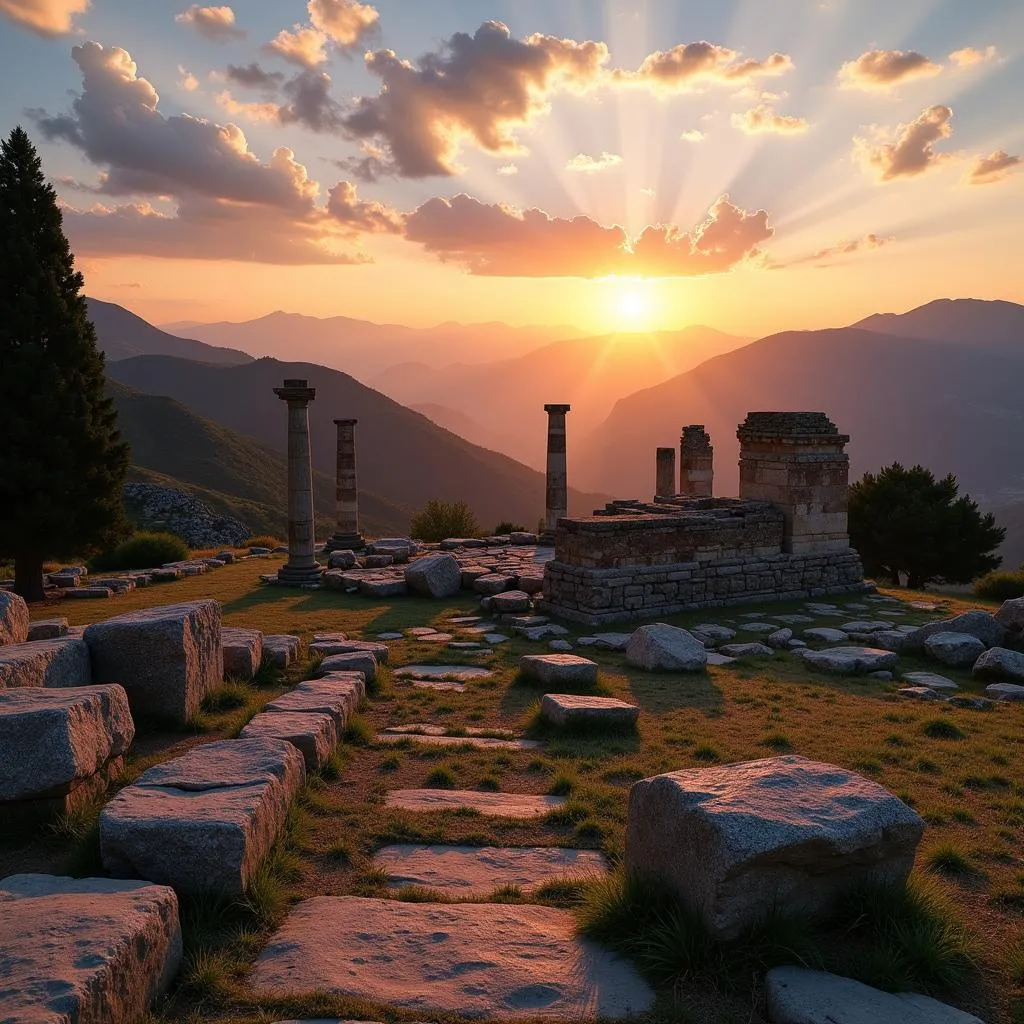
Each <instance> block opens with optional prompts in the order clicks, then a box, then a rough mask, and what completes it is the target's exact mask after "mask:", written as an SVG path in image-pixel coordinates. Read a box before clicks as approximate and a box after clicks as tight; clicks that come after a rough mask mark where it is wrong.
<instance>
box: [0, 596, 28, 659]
mask: <svg viewBox="0 0 1024 1024" xmlns="http://www.w3.org/2000/svg"><path fill="white" fill-rule="evenodd" d="M28 630H29V621H28V605H27V604H25V602H24V600H23V599H22V598H20V597H19V596H18V595H17V594H12V593H11V592H10V591H9V590H0V647H3V646H5V645H7V644H23V643H24V642H25V641H26V640H27V639H28Z"/></svg>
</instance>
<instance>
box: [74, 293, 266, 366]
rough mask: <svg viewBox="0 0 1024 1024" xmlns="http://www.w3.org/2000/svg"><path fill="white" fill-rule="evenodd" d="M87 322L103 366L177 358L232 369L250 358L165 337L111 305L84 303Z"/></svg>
mask: <svg viewBox="0 0 1024 1024" xmlns="http://www.w3.org/2000/svg"><path fill="white" fill-rule="evenodd" d="M86 303H87V304H88V306H89V319H90V320H91V321H92V322H93V325H94V326H95V328H96V335H97V338H98V340H99V345H100V348H101V349H103V351H104V352H105V353H106V356H107V362H108V363H109V362H113V361H114V360H117V359H131V358H133V357H134V356H178V357H180V358H181V359H197V360H199V361H201V362H204V363H219V364H222V365H227V366H235V365H237V364H238V363H247V362H250V361H251V359H252V356H250V355H247V354H246V353H245V352H239V351H237V350H235V349H229V348H216V347H214V346H212V345H204V344H203V342H201V341H192V340H190V339H188V338H178V337H175V336H174V335H173V334H166V333H165V332H164V331H161V330H160V329H159V328H157V327H154V326H153V325H152V324H151V323H148V322H147V321H145V320H143V319H142V317H140V316H136V315H135V314H134V313H132V312H129V311H128V310H127V309H125V308H124V307H123V306H118V305H116V304H115V303H113V302H101V301H100V300H99V299H86Z"/></svg>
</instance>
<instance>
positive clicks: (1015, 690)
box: [985, 683, 1024, 701]
mask: <svg viewBox="0 0 1024 1024" xmlns="http://www.w3.org/2000/svg"><path fill="white" fill-rule="evenodd" d="M985 692H986V693H987V694H988V695H989V696H990V697H991V698H992V699H993V700H1001V701H1019V700H1024V686H1021V685H1020V684H1019V683H992V685H991V686H986V687H985Z"/></svg>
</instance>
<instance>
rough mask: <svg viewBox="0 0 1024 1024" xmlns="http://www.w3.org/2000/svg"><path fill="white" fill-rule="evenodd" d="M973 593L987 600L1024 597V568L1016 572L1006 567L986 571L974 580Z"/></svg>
mask: <svg viewBox="0 0 1024 1024" xmlns="http://www.w3.org/2000/svg"><path fill="white" fill-rule="evenodd" d="M974 593H975V595H976V596H977V597H984V598H987V599H988V600H989V601H1009V600H1011V599H1012V598H1015V597H1024V569H1018V570H1017V571H1016V572H1010V571H1008V570H1006V569H1003V570H997V571H995V572H987V573H985V575H984V576H980V577H979V578H978V579H976V580H975V581H974Z"/></svg>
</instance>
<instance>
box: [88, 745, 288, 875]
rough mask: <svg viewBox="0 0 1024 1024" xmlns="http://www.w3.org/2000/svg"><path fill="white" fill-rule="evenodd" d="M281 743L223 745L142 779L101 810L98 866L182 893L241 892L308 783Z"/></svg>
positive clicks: (158, 767)
mask: <svg viewBox="0 0 1024 1024" xmlns="http://www.w3.org/2000/svg"><path fill="white" fill-rule="evenodd" d="M305 775H306V772H305V763H304V761H303V757H302V754H300V753H299V751H298V750H297V749H296V748H295V747H294V746H292V744H291V743H286V742H284V741H282V740H270V739H245V740H242V739H238V740H222V741H219V742H215V743H206V744H203V745H201V746H198V747H194V748H193V749H192V750H190V751H189V752H188V753H187V754H185V755H184V756H182V757H178V758H175V759H174V760H171V761H165V762H164V763H163V764H158V765H156V766H154V767H153V768H150V769H149V770H148V771H145V772H143V773H142V775H140V776H139V778H138V780H137V781H136V782H135V784H134V785H131V786H128V787H127V788H126V789H122V790H121V792H120V793H118V794H117V796H115V797H114V799H113V800H111V801H110V803H108V804H107V806H106V807H104V808H103V811H102V813H101V814H100V850H101V853H102V857H103V866H104V867H105V868H106V869H107V870H108V871H109V872H110V873H111V874H112V875H115V876H119V877H131V876H135V875H143V876H144V877H146V878H148V879H151V880H152V881H155V882H160V883H164V884H167V885H172V886H174V888H175V889H176V890H177V891H179V892H188V893H203V892H205V893H216V894H218V895H233V894H238V893H241V892H244V891H245V888H246V886H247V885H248V883H249V880H250V879H251V878H252V876H253V874H254V873H255V871H256V870H257V869H258V868H259V865H260V864H261V862H262V861H263V858H264V857H266V855H267V853H269V851H270V848H271V847H272V846H273V844H274V842H275V840H276V839H277V836H278V834H279V833H280V831H281V828H282V827H283V826H284V822H285V818H286V816H287V814H288V809H289V807H290V806H291V804H292V801H293V800H294V799H295V795H296V793H298V791H299V789H300V788H301V786H302V783H303V781H304V780H305Z"/></svg>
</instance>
